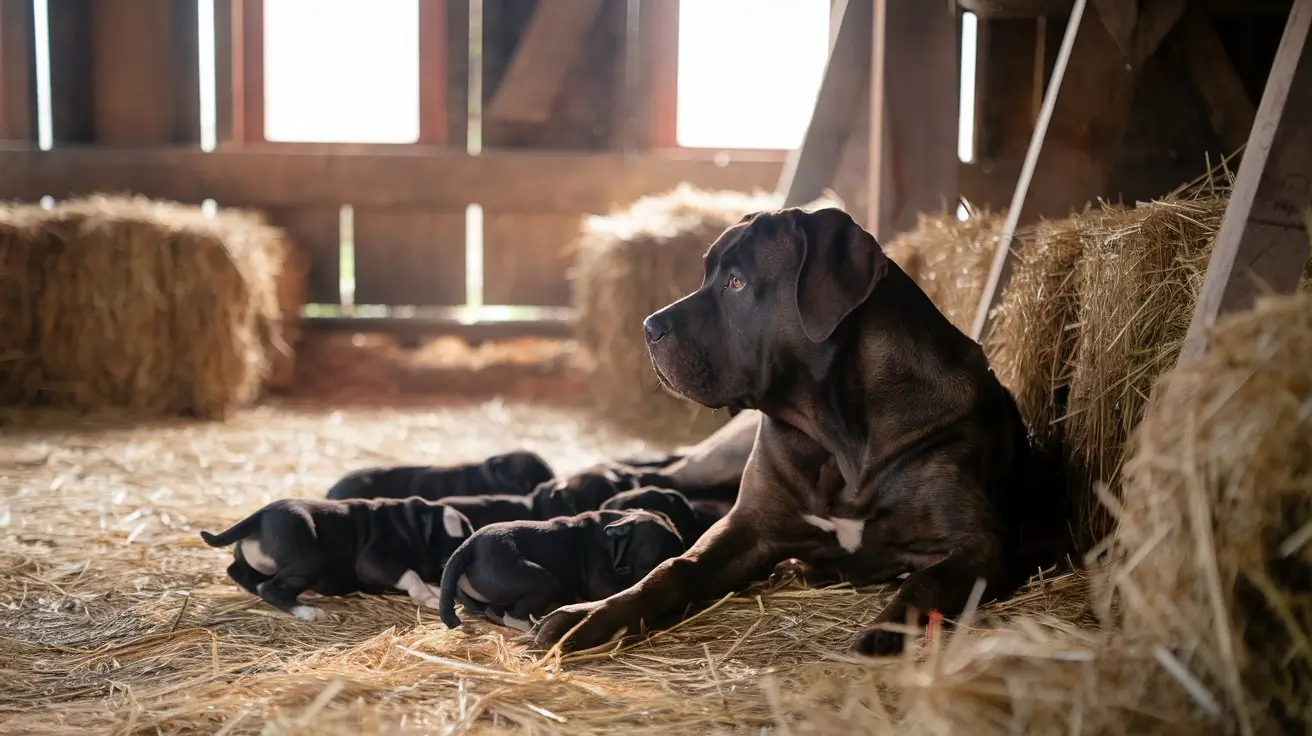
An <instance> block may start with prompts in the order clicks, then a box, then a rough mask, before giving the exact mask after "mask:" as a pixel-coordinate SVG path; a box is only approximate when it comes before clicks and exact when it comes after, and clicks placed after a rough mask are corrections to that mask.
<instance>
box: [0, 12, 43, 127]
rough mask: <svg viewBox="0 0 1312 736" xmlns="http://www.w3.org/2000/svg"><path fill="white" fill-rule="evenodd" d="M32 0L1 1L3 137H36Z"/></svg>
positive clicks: (0, 118)
mask: <svg viewBox="0 0 1312 736" xmlns="http://www.w3.org/2000/svg"><path fill="white" fill-rule="evenodd" d="M32 39H33V26H32V3H31V0H0V139H3V140H11V141H32V140H36V134H37V124H36V52H35V50H34V48H33V42H32Z"/></svg>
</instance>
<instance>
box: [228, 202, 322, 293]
mask: <svg viewBox="0 0 1312 736" xmlns="http://www.w3.org/2000/svg"><path fill="white" fill-rule="evenodd" d="M225 205H226V203H225ZM263 212H264V214H265V216H266V217H268V219H269V222H270V223H271V224H273V225H277V226H278V227H280V228H282V229H283V230H286V231H287V234H288V235H289V236H291V239H292V241H293V242H294V243H295V244H296V247H297V248H298V249H299V250H300V252H301V253H302V254H304V255H305V257H306V259H307V260H308V261H309V264H310V271H309V273H308V274H307V276H306V295H305V298H306V301H307V303H309V304H338V303H340V302H341V299H342V281H341V268H342V239H341V227H340V224H341V207H338V206H331V205H318V206H309V207H306V206H302V207H265V208H263Z"/></svg>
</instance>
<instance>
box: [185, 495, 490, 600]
mask: <svg viewBox="0 0 1312 736" xmlns="http://www.w3.org/2000/svg"><path fill="white" fill-rule="evenodd" d="M472 533H473V529H472V528H471V527H470V525H469V520H468V519H466V518H465V517H464V516H462V515H461V514H460V512H458V511H456V510H455V509H452V508H448V507H446V506H442V505H440V504H437V503H433V502H430V501H425V500H423V499H421V498H415V497H411V498H406V499H394V498H380V499H362V498H356V499H350V500H345V501H330V500H320V499H301V498H288V499H283V500H280V501H274V502H273V503H270V504H268V505H266V506H264V507H263V508H261V509H260V510H259V511H256V512H255V513H253V514H251V515H250V516H248V517H246V518H245V519H242V520H241V521H239V522H237V523H236V524H233V525H232V526H231V527H229V528H228V529H226V530H224V531H222V532H220V533H218V534H210V533H209V532H201V533H200V536H201V539H203V540H205V543H206V544H208V545H209V546H211V547H226V546H228V545H230V544H235V545H236V547H234V549H233V561H232V564H231V565H229V566H228V577H230V578H232V580H233V581H234V582H236V583H237V584H238V585H240V586H241V587H243V588H245V589H246V590H247V591H249V592H251V593H253V594H255V595H258V596H259V597H260V598H263V599H264V601H265V602H266V603H268V604H269V605H271V606H274V607H276V608H278V609H279V610H282V611H286V612H287V613H290V614H292V615H293V616H296V617H297V618H301V619H306V620H313V619H316V618H322V617H323V616H324V615H325V614H324V612H323V611H322V610H321V609H318V608H315V607H313V606H307V605H305V604H303V603H301V602H300V599H299V596H300V594H301V593H303V592H305V591H307V590H313V591H315V592H317V593H320V594H323V595H346V594H347V593H355V592H357V591H358V592H364V593H382V592H385V591H388V590H402V591H405V592H406V593H409V594H410V597H411V598H413V599H414V600H415V601H416V602H418V603H419V604H421V605H424V606H428V607H429V608H437V601H438V596H437V590H436V586H437V583H438V582H439V581H440V580H441V579H442V568H443V565H445V564H446V560H447V558H448V557H450V556H451V554H452V553H453V552H455V551H456V549H457V548H458V547H459V546H460V545H461V544H462V543H463V542H464V541H465V540H466V539H468V538H469V535H470V534H472Z"/></svg>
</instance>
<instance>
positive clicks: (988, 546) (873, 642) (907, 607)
mask: <svg viewBox="0 0 1312 736" xmlns="http://www.w3.org/2000/svg"><path fill="white" fill-rule="evenodd" d="M1002 570H1003V565H1002V554H1001V551H1000V549H999V546H998V545H997V543H996V542H995V541H994V540H992V539H980V540H978V541H975V542H972V543H969V544H966V545H963V546H960V547H958V548H957V551H956V552H953V553H952V554H951V555H949V556H948V557H946V558H944V559H943V560H941V561H939V562H937V563H935V564H933V565H930V566H929V567H926V568H924V569H922V570H917V571H916V572H913V573H911V574H910V575H908V576H907V579H906V580H904V581H903V582H902V587H900V588H899V589H898V591H897V595H895V596H894V597H893V600H892V601H889V604H888V606H886V607H885V608H884V610H883V611H881V612H880V613H879V616H878V617H877V618H876V619H875V623H876V624H884V623H887V624H905V623H907V622H908V619H911V620H912V622H913V623H914V624H916V625H918V626H924V625H925V624H926V623H927V622H928V621H929V614H930V612H931V611H938V612H939V613H940V614H942V615H944V616H956V615H958V614H959V613H961V611H962V609H964V608H965V606H966V602H967V601H968V600H969V599H970V595H971V592H972V591H973V590H974V588H975V583H976V581H978V580H984V581H985V584H986V587H985V589H984V597H983V598H981V601H985V600H989V599H990V598H991V597H993V596H995V595H997V594H998V593H999V592H1000V590H999V586H998V581H999V580H1000V579H1001V573H1002ZM903 646H904V636H903V634H901V633H898V632H895V631H885V630H883V629H878V628H872V629H867V630H866V631H864V632H862V634H861V636H860V637H858V639H857V641H856V644H855V647H854V648H855V649H856V650H857V651H859V652H861V653H863V654H871V655H875V656H883V655H889V654H898V653H900V652H901V651H902V649H903Z"/></svg>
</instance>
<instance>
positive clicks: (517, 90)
mask: <svg viewBox="0 0 1312 736" xmlns="http://www.w3.org/2000/svg"><path fill="white" fill-rule="evenodd" d="M603 5H604V2H603V0H551V1H550V2H539V3H538V5H537V8H536V10H534V12H533V19H532V20H531V21H529V25H528V29H527V30H526V31H525V32H524V36H523V37H522V38H521V39H520V42H519V46H518V47H517V48H516V49H515V55H514V57H513V58H512V59H511V61H510V68H509V69H508V70H507V71H506V76H505V77H504V78H502V80H501V84H499V85H498V86H497V90H496V93H495V94H493V96H492V101H491V104H489V105H488V114H489V115H490V116H491V117H493V118H496V119H498V120H503V121H507V122H516V123H544V122H546V121H547V119H548V118H550V117H551V112H552V107H553V105H554V103H555V101H556V97H557V96H558V95H559V94H560V91H561V87H562V84H563V83H564V81H565V75H566V73H568V72H569V70H570V67H571V66H572V65H573V64H574V60H575V59H576V58H577V57H578V55H579V53H580V52H581V50H582V48H583V44H584V41H585V40H586V39H587V36H588V33H589V31H591V30H592V27H593V26H594V25H595V24H596V22H597V16H598V14H599V13H600V12H601V8H602V6H603Z"/></svg>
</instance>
